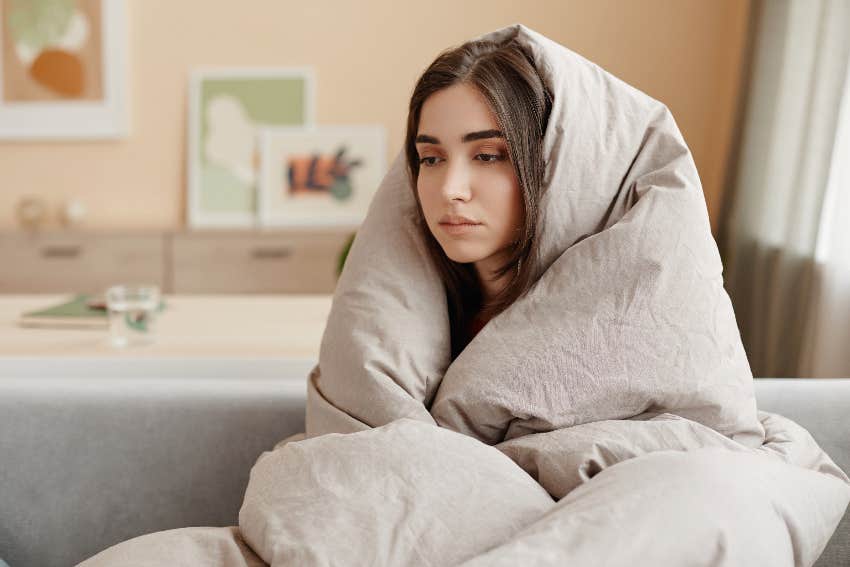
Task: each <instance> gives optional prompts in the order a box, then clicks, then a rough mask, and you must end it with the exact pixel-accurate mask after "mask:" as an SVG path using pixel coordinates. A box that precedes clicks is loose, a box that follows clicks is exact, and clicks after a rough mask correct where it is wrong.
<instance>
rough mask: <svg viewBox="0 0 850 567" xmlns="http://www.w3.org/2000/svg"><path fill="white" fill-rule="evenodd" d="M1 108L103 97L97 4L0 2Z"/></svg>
mask: <svg viewBox="0 0 850 567" xmlns="http://www.w3.org/2000/svg"><path fill="white" fill-rule="evenodd" d="M0 7H2V26H3V27H2V34H0V35H2V44H0V49H2V74H3V76H2V85H3V89H2V99H3V102H4V103H7V104H8V103H15V102H36V101H40V102H48V101H56V102H60V101H101V100H103V98H104V90H105V89H104V78H103V59H104V57H103V45H104V42H103V37H102V22H101V20H102V5H101V0H3V1H2V2H0Z"/></svg>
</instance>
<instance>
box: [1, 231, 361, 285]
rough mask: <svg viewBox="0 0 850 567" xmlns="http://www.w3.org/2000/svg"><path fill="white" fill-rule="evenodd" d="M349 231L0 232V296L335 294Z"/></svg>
mask: <svg viewBox="0 0 850 567" xmlns="http://www.w3.org/2000/svg"><path fill="white" fill-rule="evenodd" d="M351 232H352V231H351V230H350V229H348V230H297V231H296V230H292V231H283V230H281V231H247V230H246V231H223V230H221V231H212V230H209V231H181V232H148V233H128V232H44V233H24V232H7V233H0V293H52V292H69V291H78V292H90V293H93V292H98V291H102V290H104V289H105V288H106V287H108V286H109V285H113V284H115V283H121V282H135V283H153V284H157V285H159V286H160V287H161V288H162V289H163V290H164V291H165V292H166V293H198V294H203V293H333V290H334V287H335V285H336V279H337V276H336V268H337V262H338V258H339V254H340V253H341V252H342V249H343V247H344V245H345V243H346V241H347V239H348V238H349V236H350V235H351Z"/></svg>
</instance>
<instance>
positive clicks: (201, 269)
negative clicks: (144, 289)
mask: <svg viewBox="0 0 850 567" xmlns="http://www.w3.org/2000/svg"><path fill="white" fill-rule="evenodd" d="M347 237H348V234H346V233H329V232H301V233H289V234H287V233H277V234H258V233H235V234H228V235H221V234H216V233H208V234H205V233H183V234H175V235H174V239H173V242H172V247H171V250H172V254H173V257H172V262H171V266H172V269H173V272H172V284H173V291H174V293H333V290H334V287H335V285H336V267H337V258H338V256H339V253H340V252H341V251H342V248H343V246H344V244H345V240H346V238H347Z"/></svg>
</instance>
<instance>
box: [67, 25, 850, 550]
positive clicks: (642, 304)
mask: <svg viewBox="0 0 850 567" xmlns="http://www.w3.org/2000/svg"><path fill="white" fill-rule="evenodd" d="M481 39H489V40H492V41H496V42H503V41H517V42H519V43H520V45H521V46H522V47H523V49H524V50H525V51H526V52H527V53H528V54H529V56H530V57H531V59H532V60H533V61H534V63H535V66H536V68H537V70H538V72H539V74H540V76H541V78H542V80H543V81H544V83H545V84H546V85H547V86H548V88H549V89H550V91H551V93H552V95H553V107H552V112H551V115H550V119H549V123H548V127H547V130H546V132H545V138H544V141H545V158H546V161H547V172H546V193H545V197H544V201H543V202H542V204H541V210H542V214H543V219H542V229H541V237H540V252H539V254H540V265H539V268H538V270H539V271H538V273H537V274H535V278H536V282H535V284H534V286H533V288H532V289H531V291H530V292H529V293H528V294H527V295H525V296H523V297H522V298H520V299H519V300H518V301H516V302H515V303H514V304H513V305H511V306H510V307H509V308H508V309H507V310H505V311H504V312H502V313H501V314H499V315H498V316H497V317H495V318H494V319H493V320H491V321H490V322H489V323H488V324H487V325H486V326H485V327H484V328H483V329H482V330H481V332H479V333H478V334H477V335H476V336H475V337H474V338H473V340H472V341H471V342H470V343H469V344H468V345H467V347H466V348H465V349H464V350H463V351H462V352H461V353H460V355H459V356H458V357H457V358H455V359H454V360H451V356H450V348H451V347H450V337H449V319H448V310H447V304H446V297H445V292H444V289H443V286H442V283H441V282H440V280H439V277H438V275H437V272H436V270H435V268H434V267H433V265H432V264H431V263H430V260H429V259H428V256H427V254H426V251H425V244H424V242H423V241H422V238H421V235H420V232H419V227H418V225H417V222H418V220H417V209H416V203H415V200H414V194H413V189H412V187H411V186H410V182H409V180H408V178H407V175H406V171H405V162H404V154H403V153H402V152H400V153H399V154H398V157H397V158H396V159H395V160H394V162H393V164H392V166H391V168H390V170H389V172H388V173H387V175H386V177H385V179H384V181H383V182H382V184H381V186H380V188H379V189H378V191H377V193H376V195H375V197H374V199H373V201H372V204H371V206H370V209H369V212H368V215H367V218H366V220H365V221H364V223H363V225H362V226H361V228H360V230H359V231H358V234H357V237H356V239H355V241H354V244H353V246H352V248H351V250H350V253H349V256H348V260H347V263H346V266H345V270H344V272H343V274H342V276H341V278H340V281H339V284H338V286H337V289H336V292H335V296H334V301H333V307H332V310H331V313H330V317H329V320H328V322H327V327H326V330H325V333H324V336H323V339H322V344H321V351H320V356H319V362H318V364H317V365H316V366H315V368H314V369H313V371H312V372H311V374H310V376H309V377H308V386H307V387H308V391H307V420H306V432H305V434H304V435H301V436H297V437H294V438H289V439H285V440H282V441H281V443H279V444H278V446H277V447H275V448H274V450H270V451H267V452H266V453H264V454H263V455H262V456H260V458H259V459H258V461H257V463H256V464H255V465H254V467H253V469H252V470H251V477H250V481H249V484H248V487H247V491H246V494H245V499H244V502H243V505H242V508H241V510H240V514H239V526H238V527H236V526H233V527H229V528H186V529H179V530H170V531H166V532H159V533H155V534H150V535H146V536H142V537H139V538H136V539H133V540H130V541H128V542H124V543H122V544H119V545H116V546H114V547H112V548H110V549H108V550H106V551H103V552H101V553H100V554H98V555H97V556H95V557H93V558H91V559H89V560H87V561H86V562H84V563H83V565H85V566H86V567H95V566H101V565H139V566H141V565H165V564H168V565H220V566H244V565H266V564H268V565H273V566H284V565H287V566H288V565H297V566H305V565H387V566H394V567H397V566H404V565H434V566H444V565H467V566H473V565H474V566H478V565H482V566H484V565H487V566H491V565H511V566H514V565H594V566H600V565H610V566H617V565H624V566H625V565H629V566H634V565H693V566H698V565H699V566H706V567H709V566H711V567H719V566H751V565H771V566H774V567H779V566H785V565H788V566H791V565H794V566H809V565H812V564H813V563H814V562H815V560H816V559H817V557H818V556H819V555H820V553H821V552H822V551H823V549H824V547H825V546H826V544H827V542H828V540H829V538H830V536H831V535H832V533H833V531H834V530H835V528H836V526H837V525H838V522H839V520H840V519H841V517H842V515H843V514H844V512H845V510H846V508H847V504H848V501H850V481H848V478H847V476H846V475H845V474H844V472H843V471H841V470H840V469H839V468H838V467H837V466H836V465H835V464H834V463H833V461H832V460H831V459H830V458H829V456H828V455H826V454H825V453H824V452H823V450H822V449H821V448H820V447H819V446H818V445H817V443H816V442H815V440H814V439H813V438H812V437H811V435H810V434H809V433H808V432H807V431H806V430H805V429H803V428H802V427H800V426H799V425H798V424H796V423H794V422H793V421H791V420H789V419H787V418H785V417H783V416H780V415H777V414H773V413H768V412H764V411H760V410H759V409H758V408H757V407H756V402H755V398H754V395H753V378H752V375H751V372H750V367H749V364H748V362H747V358H746V355H745V353H744V350H743V347H742V344H741V338H740V334H739V332H738V328H737V324H736V321H735V316H734V312H733V310H732V306H731V303H730V301H729V298H728V296H727V294H726V292H725V290H724V288H723V278H722V265H721V261H720V256H719V254H718V250H717V246H716V244H715V242H714V239H713V238H712V236H711V232H710V228H709V222H708V215H707V211H706V206H705V201H704V197H703V193H702V188H701V185H700V180H699V177H698V175H697V171H696V167H695V165H694V162H693V158H692V156H691V153H690V151H689V149H688V147H687V145H686V144H685V142H684V140H683V139H682V135H681V133H680V132H679V129H678V127H677V125H676V123H675V121H674V119H673V117H672V115H671V113H670V112H669V110H668V109H667V107H665V106H664V105H663V104H662V103H660V102H658V101H656V100H654V99H653V98H651V97H649V96H647V95H646V94H644V93H642V92H640V91H638V90H637V89H635V88H633V87H631V86H629V85H628V84H626V83H624V82H622V81H620V80H619V79H617V78H616V77H614V76H613V75H611V74H610V73H608V72H606V71H605V70H603V69H601V68H600V67H599V66H597V65H595V64H594V63H592V62H590V61H588V60H586V59H584V58H583V57H581V56H580V55H578V54H576V53H574V52H572V51H570V50H569V49H567V48H565V47H564V46H562V45H559V44H557V43H555V42H553V41H551V40H550V39H548V38H547V37H545V36H543V35H541V34H539V33H537V32H535V31H534V30H531V29H529V28H528V27H526V26H523V25H521V24H515V25H511V26H508V27H505V28H502V29H499V30H496V31H494V32H491V33H489V34H486V35H484V36H481Z"/></svg>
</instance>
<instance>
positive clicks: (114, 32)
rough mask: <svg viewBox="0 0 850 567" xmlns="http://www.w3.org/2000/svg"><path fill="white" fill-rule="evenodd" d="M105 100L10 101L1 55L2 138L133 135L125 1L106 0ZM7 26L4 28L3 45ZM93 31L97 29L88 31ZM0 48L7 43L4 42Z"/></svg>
mask: <svg viewBox="0 0 850 567" xmlns="http://www.w3.org/2000/svg"><path fill="white" fill-rule="evenodd" d="M100 8H101V25H100V26H99V28H98V30H97V32H96V33H99V34H100V39H101V42H102V49H101V57H102V65H101V69H100V72H101V77H102V90H103V97H102V99H100V100H98V101H90V100H89V101H80V100H77V101H75V100H72V99H68V100H67V101H65V100H59V101H24V102H15V101H6V100H4V99H3V93H4V92H5V91H4V85H3V80H4V72H3V68H2V65H3V57H0V139H2V140H99V139H119V138H125V137H126V136H128V135H129V132H130V118H129V88H128V85H127V81H128V78H127V75H128V73H127V61H128V53H127V51H128V49H127V43H128V38H127V6H126V0H101V4H100ZM5 30H6V22H5V21H4V22H3V25H0V42H3V41H4V39H5V38H3V36H2V34H3V33H4V32H5ZM88 33H92V30H88ZM0 45H3V44H2V43H0Z"/></svg>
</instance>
